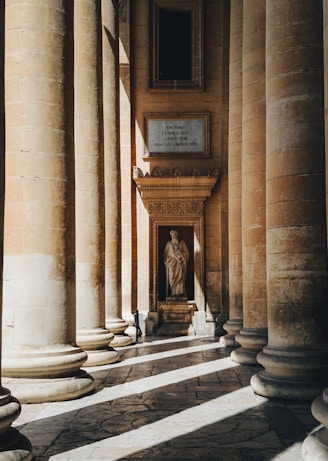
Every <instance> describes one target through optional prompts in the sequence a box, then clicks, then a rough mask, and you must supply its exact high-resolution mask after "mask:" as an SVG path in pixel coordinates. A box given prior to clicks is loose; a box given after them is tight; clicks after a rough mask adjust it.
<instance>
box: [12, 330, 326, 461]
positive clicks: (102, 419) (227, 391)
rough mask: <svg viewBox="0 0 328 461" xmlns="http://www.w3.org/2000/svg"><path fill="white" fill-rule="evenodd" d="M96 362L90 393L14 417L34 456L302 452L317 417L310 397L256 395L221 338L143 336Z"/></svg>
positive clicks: (187, 458) (230, 457)
mask: <svg viewBox="0 0 328 461" xmlns="http://www.w3.org/2000/svg"><path fill="white" fill-rule="evenodd" d="M140 341H141V342H139V343H138V344H134V345H130V346H127V347H125V348H119V349H118V351H119V353H120V355H119V361H118V362H117V363H114V364H111V365H106V366H101V367H93V368H88V369H87V371H88V372H89V373H90V374H92V375H93V376H94V378H95V381H96V391H95V392H94V393H93V394H92V395H89V396H86V397H83V398H80V399H77V400H73V401H68V402H55V403H44V404H29V405H24V404H23V405H22V413H21V415H20V417H19V418H18V419H17V420H16V421H15V423H14V424H13V426H15V427H17V428H18V429H19V430H20V432H21V433H22V434H24V435H25V436H27V437H28V438H29V439H30V441H31V443H32V445H33V461H46V460H51V461H75V460H76V461H77V460H78V461H89V460H97V461H105V460H106V461H119V460H130V461H133V460H150V461H162V460H163V461H164V460H166V461H167V460H173V461H191V460H202V461H246V460H247V461H266V460H267V461H269V460H274V461H296V460H297V461H298V460H302V456H301V444H302V441H303V440H304V438H305V436H306V434H307V433H308V432H309V431H310V430H312V429H313V428H314V427H316V426H317V425H318V423H317V422H316V421H315V420H314V418H313V417H312V415H311V411H310V403H308V402H296V401H281V400H273V399H266V398H263V397H260V396H258V395H255V394H254V393H253V391H252V389H251V387H250V386H249V380H250V377H251V376H252V375H253V374H254V373H256V372H257V371H258V370H259V369H260V368H259V367H256V366H252V367H251V366H241V365H239V364H237V363H235V362H233V361H232V360H231V358H230V353H231V350H232V349H231V348H226V347H224V346H223V345H222V344H221V343H220V342H219V339H218V338H216V339H215V338H211V337H199V336H186V337H179V338H170V339H163V338H159V337H151V338H142V339H141V340H140Z"/></svg>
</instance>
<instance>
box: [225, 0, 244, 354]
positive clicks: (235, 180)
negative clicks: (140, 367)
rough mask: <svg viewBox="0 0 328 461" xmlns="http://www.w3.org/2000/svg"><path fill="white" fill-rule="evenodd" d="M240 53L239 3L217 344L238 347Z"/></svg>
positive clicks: (234, 11)
mask: <svg viewBox="0 0 328 461" xmlns="http://www.w3.org/2000/svg"><path fill="white" fill-rule="evenodd" d="M242 49H243V0H231V6H230V59H229V69H230V73H229V75H230V80H229V156H228V162H229V166H228V171H229V177H228V181H229V182H228V194H229V214H228V220H229V320H228V321H227V322H226V323H225V324H224V325H223V328H224V329H225V330H226V331H227V334H226V335H225V336H222V338H221V341H222V343H223V344H225V345H226V346H239V343H237V341H236V340H235V336H236V334H237V333H239V331H240V329H241V328H242V325H243V278H242V277H243V271H242V230H241V229H242V228H241V150H242Z"/></svg>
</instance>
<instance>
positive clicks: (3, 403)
mask: <svg viewBox="0 0 328 461" xmlns="http://www.w3.org/2000/svg"><path fill="white" fill-rule="evenodd" d="M20 412H21V406H20V403H19V401H18V400H17V399H16V398H15V397H13V396H12V395H11V393H10V390H9V389H6V388H4V387H0V461H28V460H31V459H32V447H31V443H30V441H29V440H28V439H27V438H26V437H24V436H23V435H22V434H20V433H19V432H18V431H17V430H16V429H14V428H12V427H10V425H11V423H12V422H13V421H14V420H15V419H17V418H18V416H19V415H20Z"/></svg>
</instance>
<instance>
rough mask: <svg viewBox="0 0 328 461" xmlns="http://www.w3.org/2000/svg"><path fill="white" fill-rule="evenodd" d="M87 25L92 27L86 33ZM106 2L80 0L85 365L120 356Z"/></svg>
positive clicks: (79, 302) (79, 280)
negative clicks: (107, 179) (111, 280)
mask: <svg viewBox="0 0 328 461" xmlns="http://www.w3.org/2000/svg"><path fill="white" fill-rule="evenodd" d="M86 31H87V33H86ZM101 50H102V47H101V8H100V2H98V1H97V0H76V1H75V9H74V59H75V67H74V73H75V85H74V90H75V93H74V94H75V129H74V133H75V163H76V165H75V172H76V175H75V176H76V313H77V344H78V345H79V346H81V348H82V349H83V350H85V351H86V352H87V354H88V359H87V361H86V362H85V364H84V365H85V366H94V365H103V364H106V363H112V362H114V361H116V360H117V358H118V352H117V351H115V350H114V349H113V348H111V347H109V343H110V341H111V340H112V339H113V337H114V335H113V333H111V332H110V331H109V330H107V329H106V328H105V204H104V170H103V162H104V151H103V113H102V103H101V101H102V71H101V63H102V59H101V58H102V53H101Z"/></svg>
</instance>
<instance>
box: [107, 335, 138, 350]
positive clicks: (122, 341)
mask: <svg viewBox="0 0 328 461" xmlns="http://www.w3.org/2000/svg"><path fill="white" fill-rule="evenodd" d="M132 343H133V339H132V338H131V336H128V335H115V336H114V339H113V341H111V343H110V344H111V346H114V347H123V346H129V345H130V344H132Z"/></svg>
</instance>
